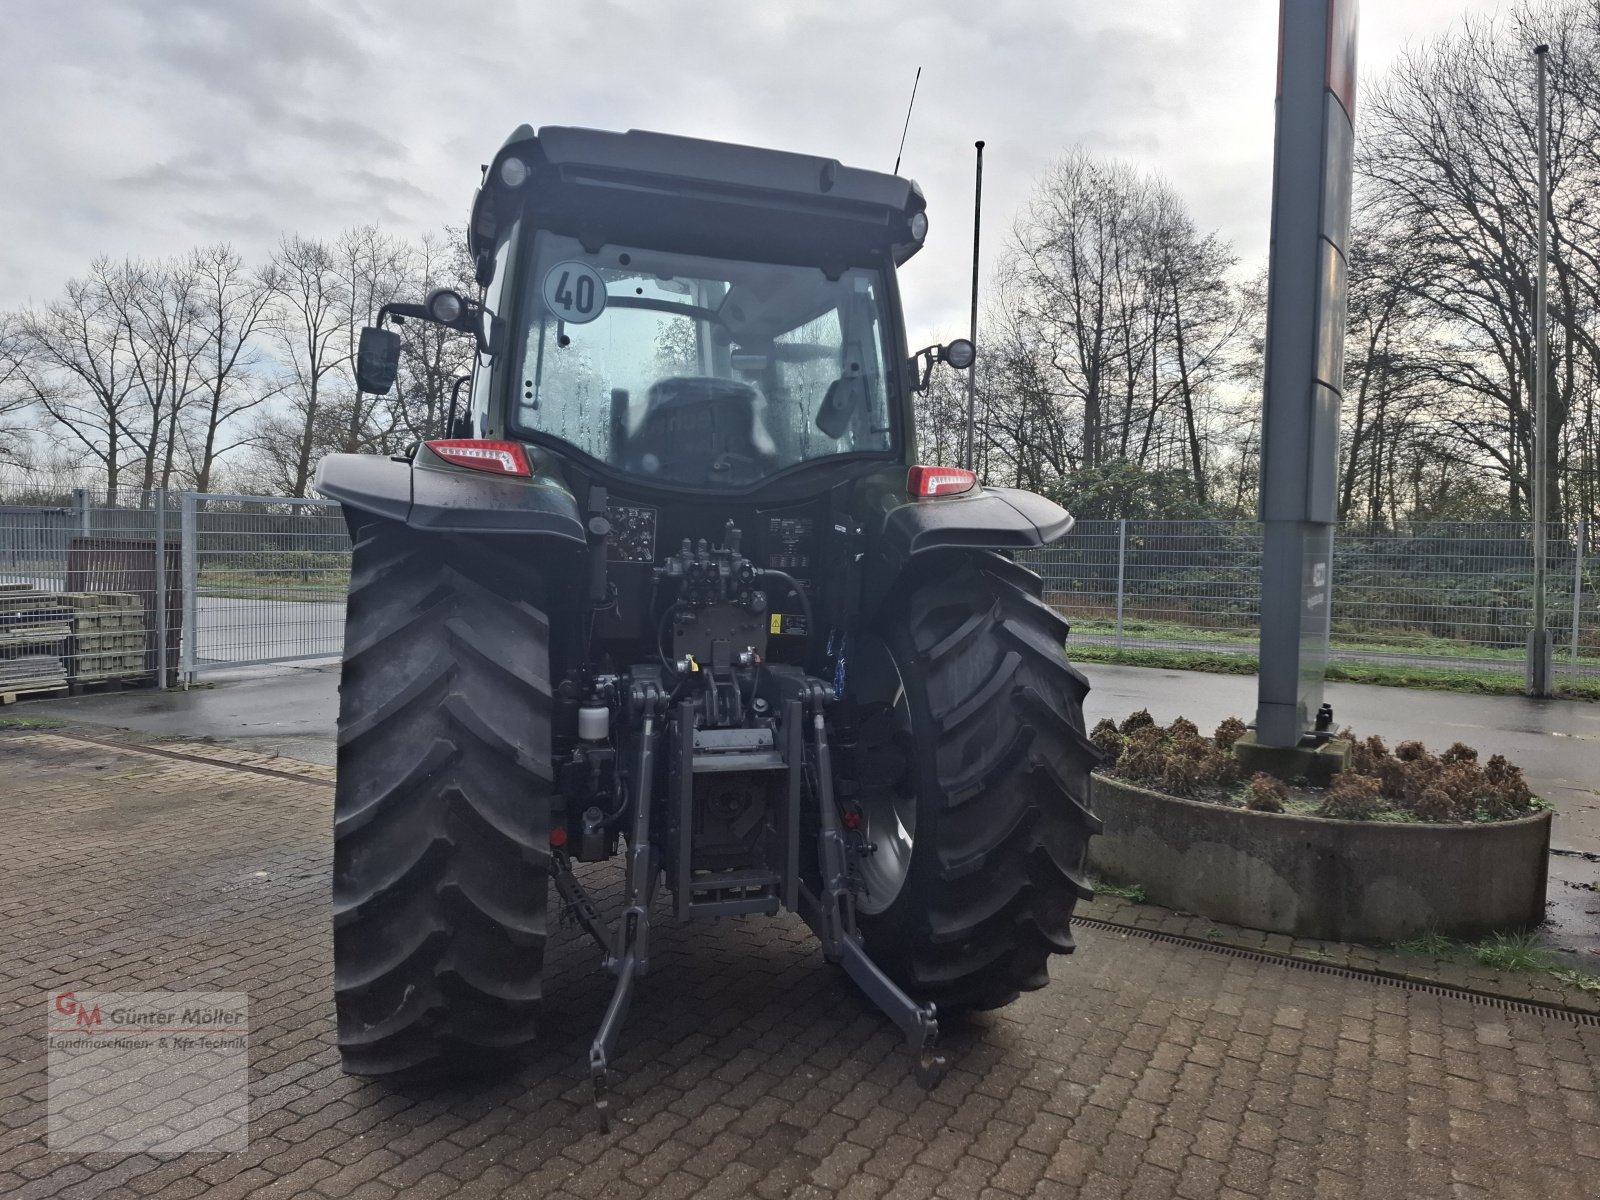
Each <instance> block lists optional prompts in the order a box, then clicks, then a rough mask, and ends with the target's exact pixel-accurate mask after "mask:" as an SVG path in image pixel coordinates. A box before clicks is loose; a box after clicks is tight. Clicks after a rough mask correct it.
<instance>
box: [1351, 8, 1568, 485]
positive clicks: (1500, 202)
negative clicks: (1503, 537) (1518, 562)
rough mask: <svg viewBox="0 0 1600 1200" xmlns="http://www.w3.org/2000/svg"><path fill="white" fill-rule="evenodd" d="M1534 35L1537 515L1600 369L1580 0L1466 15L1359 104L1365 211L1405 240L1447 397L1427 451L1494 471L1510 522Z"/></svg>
mask: <svg viewBox="0 0 1600 1200" xmlns="http://www.w3.org/2000/svg"><path fill="white" fill-rule="evenodd" d="M1538 42H1548V43H1550V45H1551V46H1552V53H1551V60H1552V64H1551V65H1552V87H1551V95H1552V104H1551V129H1550V133H1551V138H1550V147H1551V177H1550V178H1551V190H1550V212H1551V241H1550V261H1551V280H1552V287H1551V300H1550V313H1551V329H1552V338H1551V341H1552V354H1551V371H1550V377H1549V379H1548V381H1547V389H1548V395H1549V401H1550V407H1549V423H1550V429H1551V431H1552V437H1551V439H1550V444H1549V447H1548V457H1547V460H1546V461H1547V466H1548V468H1549V478H1550V480H1551V494H1550V496H1549V497H1548V499H1549V503H1550V512H1551V514H1552V516H1557V515H1559V514H1560V513H1561V512H1562V511H1563V507H1562V501H1563V495H1562V490H1561V486H1560V481H1561V480H1562V478H1563V474H1564V473H1563V470H1562V468H1563V466H1564V465H1565V461H1564V456H1565V455H1566V454H1567V453H1568V452H1569V450H1570V448H1571V444H1572V440H1573V439H1572V429H1571V425H1572V423H1573V418H1574V415H1575V414H1581V413H1582V412H1583V410H1584V409H1585V408H1586V407H1587V408H1590V409H1592V406H1593V403H1594V400H1593V384H1592V380H1593V378H1594V371H1595V367H1596V365H1597V364H1600V340H1597V335H1600V329H1597V326H1596V313H1597V302H1600V275H1597V273H1596V272H1595V270H1594V267H1595V266H1596V265H1597V263H1600V260H1597V259H1596V255H1597V254H1600V241H1596V240H1595V239H1594V237H1593V234H1592V230H1593V221H1594V201H1593V196H1594V194H1595V192H1596V189H1597V188H1600V174H1597V173H1596V171H1595V165H1596V164H1595V151H1594V145H1595V143H1596V141H1597V140H1600V108H1597V107H1595V106H1594V105H1592V104H1588V103H1585V100H1584V95H1583V87H1584V83H1583V78H1584V75H1583V72H1584V70H1585V69H1586V68H1585V67H1584V64H1586V63H1589V62H1592V60H1593V57H1594V55H1595V53H1596V50H1597V48H1600V42H1597V29H1596V23H1595V5H1594V3H1593V0H1584V2H1582V3H1567V4H1556V5H1549V6H1538V7H1535V6H1531V5H1527V4H1523V5H1520V6H1518V7H1517V8H1516V9H1514V10H1513V11H1512V12H1511V13H1510V15H1509V17H1508V18H1506V19H1505V20H1501V21H1495V20H1483V19H1477V18H1467V19H1465V20H1463V21H1462V23H1461V24H1460V26H1458V27H1457V28H1456V29H1455V30H1454V31H1452V32H1451V33H1449V34H1447V35H1445V36H1443V37H1440V38H1438V39H1436V40H1434V41H1433V42H1430V43H1428V44H1426V45H1425V46H1423V47H1421V48H1419V49H1416V50H1413V51H1411V52H1409V53H1408V54H1406V55H1404V56H1402V58H1401V59H1400V61H1399V63H1398V64H1397V65H1396V67H1395V68H1394V70H1393V71H1392V72H1391V74H1390V75H1389V77H1388V78H1387V79H1385V80H1383V81H1382V82H1380V83H1379V84H1378V85H1377V86H1376V87H1375V88H1374V89H1372V91H1371V93H1370V95H1369V97H1368V98H1367V99H1366V100H1365V103H1364V112H1365V116H1364V118H1363V123H1362V129H1361V138H1360V142H1359V146H1360V153H1359V157H1358V168H1359V170H1360V173H1361V178H1362V183H1363V185H1364V186H1363V192H1364V200H1363V208H1365V209H1366V210H1367V211H1369V212H1371V213H1372V214H1373V215H1374V216H1375V217H1376V218H1377V219H1379V220H1381V221H1382V222H1383V224H1384V225H1385V226H1386V227H1388V228H1389V229H1390V230H1392V231H1393V232H1394V235H1395V236H1396V237H1398V238H1401V239H1403V240H1404V242H1405V243H1406V244H1407V245H1408V246H1409V247H1410V248H1411V249H1412V250H1413V251H1414V253H1412V254H1411V255H1410V256H1409V257H1408V259H1407V265H1408V273H1407V277H1406V281H1405V282H1406V286H1407V290H1408V291H1409V293H1410V295H1411V296H1412V297H1413V298H1414V299H1415V300H1416V301H1417V303H1418V304H1419V305H1420V307H1421V312H1422V313H1423V315H1425V316H1426V317H1427V318H1428V319H1429V321H1430V322H1431V329H1430V335H1429V338H1428V341H1427V344H1426V345H1425V346H1419V347H1416V348H1415V349H1416V353H1417V357H1418V361H1419V363H1420V365H1421V368H1422V369H1423V370H1424V371H1425V372H1426V373H1427V374H1428V375H1429V376H1430V377H1431V378H1432V379H1433V381H1434V382H1435V383H1436V384H1437V385H1438V387H1439V389H1440V390H1441V392H1442V393H1443V394H1444V395H1443V398H1442V399H1441V400H1440V401H1439V402H1438V403H1436V404H1435V405H1433V407H1432V419H1433V421H1434V422H1435V424H1436V426H1437V428H1436V432H1437V433H1439V434H1441V435H1444V434H1447V435H1448V436H1447V438H1443V439H1436V440H1435V441H1434V445H1435V447H1436V448H1444V449H1446V450H1448V451H1449V452H1450V453H1451V456H1452V457H1453V459H1454V460H1455V463H1456V464H1457V466H1458V469H1459V466H1461V465H1470V466H1472V467H1475V468H1477V469H1479V470H1486V471H1488V472H1490V473H1492V474H1493V475H1495V476H1497V477H1498V478H1499V479H1500V480H1501V481H1502V483H1503V486H1504V494H1505V504H1506V507H1507V509H1508V511H1509V513H1510V515H1512V516H1521V515H1522V514H1524V513H1526V512H1527V511H1528V507H1529V502H1530V499H1531V496H1530V489H1531V482H1530V481H1531V478H1532V471H1531V469H1530V465H1531V461H1532V454H1533V414H1532V405H1531V398H1532V395H1533V391H1534V370H1535V366H1534V329H1533V276H1534V262H1535V257H1536V253H1537V245H1536V242H1537V239H1536V236H1535V223H1536V216H1537V212H1538V205H1539V198H1538V196H1537V194H1536V181H1537V178H1538V167H1537V158H1536V148H1537V129H1536V127H1535V111H1534V103H1533V93H1532V84H1531V80H1532V66H1531V64H1532V50H1533V47H1534V45H1535V43H1538ZM1582 422H1583V418H1582V417H1581V415H1580V417H1579V422H1578V424H1579V427H1580V428H1582ZM1452 443H1453V444H1452ZM1412 474H1413V476H1414V477H1416V478H1421V477H1422V476H1423V475H1425V474H1427V472H1426V471H1425V470H1424V471H1420V472H1419V471H1413V472H1412Z"/></svg>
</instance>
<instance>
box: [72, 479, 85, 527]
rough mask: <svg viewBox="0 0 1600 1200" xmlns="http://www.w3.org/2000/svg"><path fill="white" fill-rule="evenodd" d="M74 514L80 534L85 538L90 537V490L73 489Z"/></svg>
mask: <svg viewBox="0 0 1600 1200" xmlns="http://www.w3.org/2000/svg"><path fill="white" fill-rule="evenodd" d="M72 513H73V516H74V517H75V518H76V519H77V523H78V532H79V533H81V534H83V536H84V537H88V536H89V489H88V488H73V489H72Z"/></svg>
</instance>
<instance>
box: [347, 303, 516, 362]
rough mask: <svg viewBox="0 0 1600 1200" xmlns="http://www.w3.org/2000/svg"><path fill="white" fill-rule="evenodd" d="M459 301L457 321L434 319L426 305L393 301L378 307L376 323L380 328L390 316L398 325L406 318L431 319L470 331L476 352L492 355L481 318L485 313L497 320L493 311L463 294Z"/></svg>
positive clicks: (491, 318) (460, 329)
mask: <svg viewBox="0 0 1600 1200" xmlns="http://www.w3.org/2000/svg"><path fill="white" fill-rule="evenodd" d="M461 303H462V312H461V319H460V320H459V321H450V322H443V321H434V318H433V314H432V313H430V312H429V311H428V309H427V306H426V305H423V304H402V303H400V302H399V301H394V302H392V303H389V304H385V305H384V306H383V307H382V308H380V309H378V319H377V322H376V324H377V326H378V328H380V329H381V328H383V323H384V322H385V321H386V320H388V319H390V318H391V317H392V318H393V319H394V323H395V324H396V325H399V324H401V323H403V322H404V321H406V320H408V319H409V320H416V321H433V323H434V324H436V325H444V326H445V327H446V328H447V329H456V330H459V331H460V332H462V333H470V334H471V335H472V337H473V341H474V342H476V343H477V348H478V353H479V354H490V355H492V354H493V353H494V347H493V346H492V345H491V344H490V340H489V338H488V337H487V336H485V334H484V332H483V324H484V322H483V318H484V316H485V315H487V316H488V317H489V319H490V320H497V319H498V318H496V317H495V315H494V314H493V313H491V312H489V310H488V309H487V308H485V307H484V306H483V305H482V304H480V303H479V302H478V301H476V300H470V299H468V298H467V297H465V296H463V297H462V298H461Z"/></svg>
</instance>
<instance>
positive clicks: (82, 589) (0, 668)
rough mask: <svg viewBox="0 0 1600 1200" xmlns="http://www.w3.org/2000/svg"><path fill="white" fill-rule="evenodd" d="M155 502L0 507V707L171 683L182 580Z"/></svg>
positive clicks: (81, 499) (166, 513)
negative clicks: (67, 693)
mask: <svg viewBox="0 0 1600 1200" xmlns="http://www.w3.org/2000/svg"><path fill="white" fill-rule="evenodd" d="M160 499H161V498H160V497H159V496H154V497H152V496H142V497H139V502H138V503H136V504H133V505H131V506H123V505H108V504H105V503H103V502H100V503H94V502H91V500H90V499H89V498H88V497H87V496H85V495H82V494H80V495H78V496H77V497H74V498H73V499H71V500H70V501H69V502H67V503H64V504H29V505H10V506H4V507H0V697H3V698H5V699H10V698H13V697H15V696H18V695H30V694H38V693H41V692H43V693H48V692H57V691H62V690H65V689H74V690H81V689H86V688H92V687H99V686H105V685H118V684H125V683H161V682H163V681H164V680H170V679H171V678H173V677H174V675H175V672H176V670H177V665H178V651H179V646H180V638H181V630H182V607H183V599H182V597H183V591H182V588H183V580H182V575H181V571H180V563H179V554H178V544H177V540H176V528H177V527H176V524H175V521H173V513H172V510H171V508H170V506H168V505H166V504H161V503H158V501H159V500H160ZM169 522H170V523H171V524H170V527H171V529H172V531H173V536H172V537H171V538H168V537H167V536H166V531H167V528H168V526H169ZM158 547H162V548H164V550H165V553H164V554H162V553H159V552H158ZM163 561H164V562H165V566H166V569H165V570H164V571H163V570H161V569H160V567H159V566H158V564H160V563H162V562H163ZM163 613H164V614H165V619H163V616H162V614H163Z"/></svg>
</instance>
